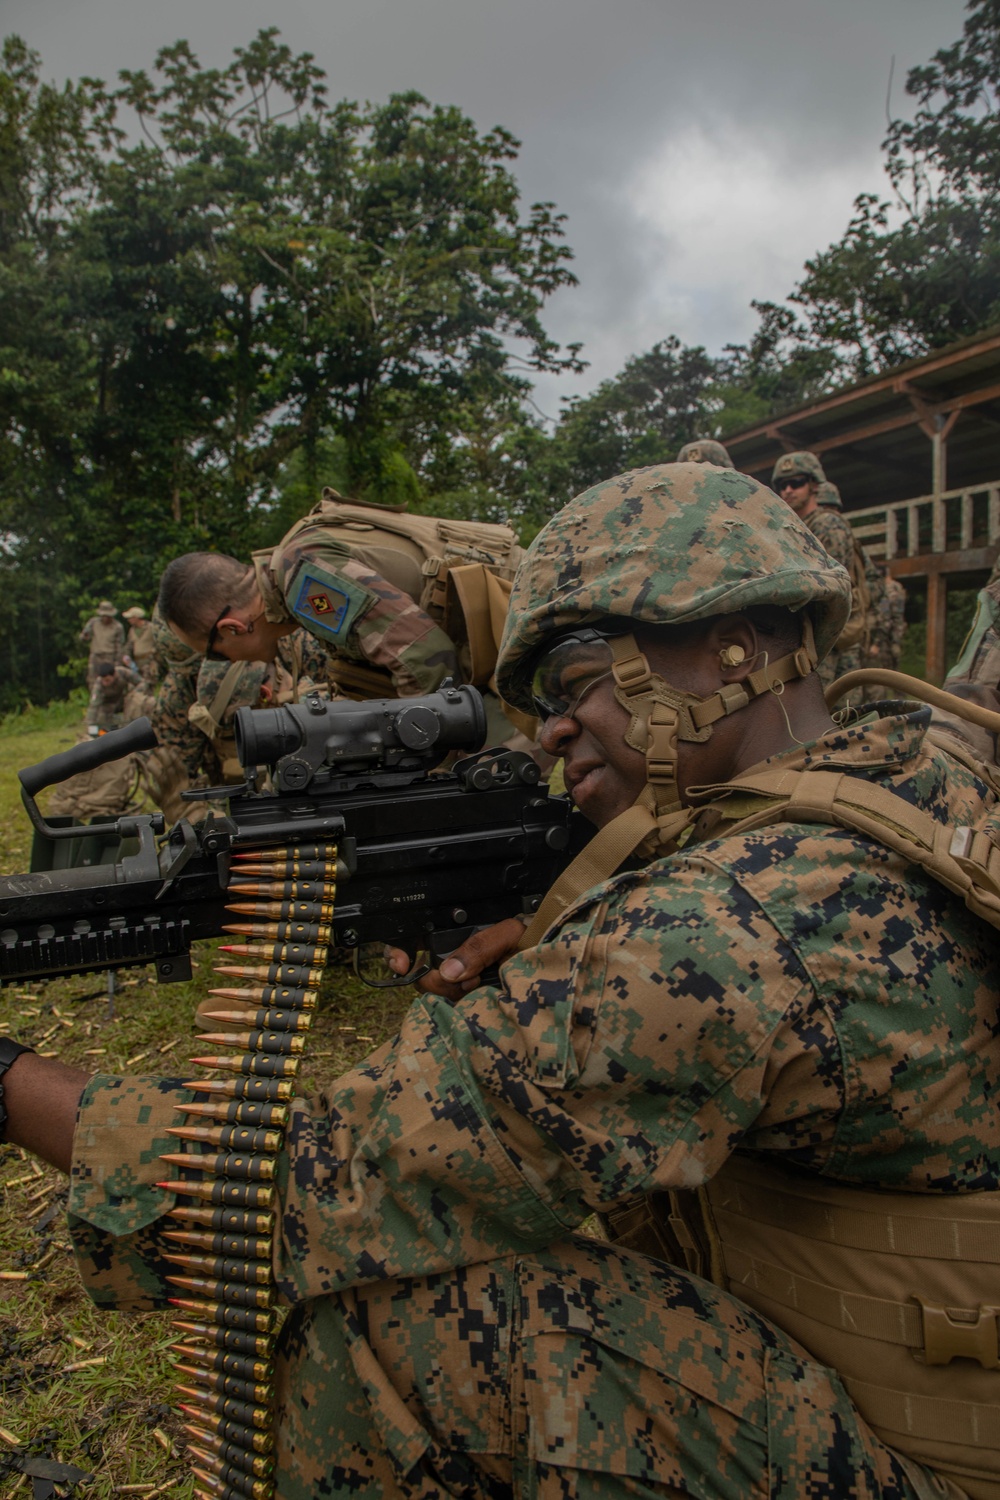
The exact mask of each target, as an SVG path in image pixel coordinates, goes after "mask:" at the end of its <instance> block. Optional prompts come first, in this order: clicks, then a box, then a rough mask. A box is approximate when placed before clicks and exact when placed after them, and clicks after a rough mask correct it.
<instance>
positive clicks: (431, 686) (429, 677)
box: [160, 520, 458, 697]
mask: <svg viewBox="0 0 1000 1500" xmlns="http://www.w3.org/2000/svg"><path fill="white" fill-rule="evenodd" d="M421 582H422V580H421V578H420V572H419V569H416V570H415V574H414V579H413V581H412V583H410V585H409V591H407V589H406V588H403V587H401V586H400V585H399V584H398V583H392V582H390V581H389V579H388V578H386V577H384V576H383V575H382V574H380V573H377V572H376V571H375V570H374V568H373V567H372V566H371V565H370V563H368V562H366V561H363V560H362V559H360V558H358V557H356V556H353V555H352V554H351V553H350V552H349V551H348V550H347V549H346V548H345V546H344V544H343V542H342V541H341V540H340V539H339V538H333V537H330V536H328V535H327V534H326V530H325V528H324V526H323V524H322V521H321V520H317V522H316V523H315V524H314V525H310V526H306V527H305V528H302V527H299V528H298V529H297V530H296V534H295V537H294V540H293V541H292V542H287V543H286V542H279V544H278V546H277V547H275V548H274V549H273V550H271V549H268V550H267V551H266V553H262V554H258V555H257V556H256V557H255V561H254V563H252V564H249V565H247V564H244V563H240V562H238V561H237V560H236V558H233V557H225V556H222V555H220V554H218V553H209V552H191V553H187V554H186V555H185V556H184V557H179V558H176V559H175V560H174V562H172V563H171V564H170V566H169V567H168V568H167V570H166V572H165V573H164V575H163V579H162V582H161V586H160V609H161V612H162V613H163V614H164V616H165V617H166V618H167V619H168V620H169V621H170V623H171V626H172V627H173V629H174V631H175V633H176V634H178V635H179V636H180V637H181V639H182V640H184V641H185V642H187V643H188V644H189V645H190V646H191V647H192V648H193V649H195V650H198V651H201V652H204V653H205V654H207V655H217V656H221V657H224V658H225V659H226V660H228V661H271V660H273V657H274V652H275V650H276V648H277V643H278V641H279V640H281V638H282V637H283V636H285V635H288V634H290V633H291V631H293V630H294V629H295V628H296V626H297V625H300V626H303V627H304V628H305V629H306V630H308V631H309V632H310V634H312V635H315V636H316V637H317V638H318V639H319V640H320V641H321V642H322V643H323V644H324V645H326V646H328V647H330V648H332V649H333V650H334V651H335V652H336V653H338V654H341V655H343V656H345V657H346V658H347V659H348V660H349V661H351V662H354V663H358V664H360V665H362V666H364V665H366V664H367V665H369V666H372V667H374V668H376V669H379V670H381V671H383V672H387V673H388V674H389V676H390V678H391V680H392V687H393V690H394V691H395V693H396V694H397V695H399V696H401V697H405V696H412V695H414V694H418V693H430V692H433V691H434V690H435V689H436V688H437V687H439V686H440V685H441V683H442V682H443V681H444V679H445V678H446V677H455V676H457V675H458V661H457V657H456V654H455V647H454V645H453V643H452V641H451V640H450V639H449V638H448V636H447V635H445V633H444V631H443V630H442V629H441V627H440V626H439V625H436V624H435V623H434V621H433V620H431V619H430V617H429V616H428V615H427V614H425V613H424V611H423V610H422V609H421V608H420V606H419V605H418V603H417V602H416V597H415V595H416V593H417V592H418V590H419V585H420V583H421Z"/></svg>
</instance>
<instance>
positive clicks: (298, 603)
mask: <svg viewBox="0 0 1000 1500" xmlns="http://www.w3.org/2000/svg"><path fill="white" fill-rule="evenodd" d="M374 602H375V595H374V594H373V593H372V591H371V589H366V588H365V587H364V586H363V585H362V584H359V583H355V581H354V579H353V578H345V577H344V576H343V575H342V574H340V573H328V572H327V571H326V569H325V568H320V567H317V566H316V564H315V563H314V562H312V561H311V560H310V559H308V558H304V559H303V560H302V562H301V563H300V565H299V567H298V568H296V570H295V572H294V573H293V575H292V577H291V580H290V582H289V586H288V589H287V592H286V594H285V603H286V605H287V608H288V611H289V613H290V614H291V615H292V617H293V618H294V619H295V620H296V621H297V622H298V623H299V624H300V625H302V626H304V627H305V629H306V630H308V631H309V633H310V635H315V636H319V638H320V639H321V640H325V641H333V642H334V643H336V644H342V643H343V642H344V641H346V639H347V637H348V636H349V635H350V633H351V630H352V629H353V627H354V625H355V623H356V622H357V620H359V619H360V617H361V616H362V615H363V614H364V613H365V611H366V610H367V609H370V608H371V606H372V604H374Z"/></svg>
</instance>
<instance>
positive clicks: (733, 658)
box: [719, 646, 747, 667]
mask: <svg viewBox="0 0 1000 1500" xmlns="http://www.w3.org/2000/svg"><path fill="white" fill-rule="evenodd" d="M746 655H747V654H746V652H745V651H744V650H743V647H742V646H723V648H722V650H721V651H720V652H719V662H720V664H721V665H722V666H724V667H739V666H742V664H743V662H745V661H746Z"/></svg>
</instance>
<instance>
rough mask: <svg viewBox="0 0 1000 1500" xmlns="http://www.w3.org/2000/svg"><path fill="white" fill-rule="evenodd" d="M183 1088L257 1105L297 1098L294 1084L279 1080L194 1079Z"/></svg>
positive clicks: (182, 1086) (182, 1085) (184, 1084)
mask: <svg viewBox="0 0 1000 1500" xmlns="http://www.w3.org/2000/svg"><path fill="white" fill-rule="evenodd" d="M181 1088H184V1089H191V1090H193V1091H194V1090H200V1091H201V1092H202V1093H205V1094H222V1095H223V1097H224V1098H226V1099H248V1100H250V1101H251V1103H255V1104H256V1103H263V1102H265V1101H266V1102H268V1103H272V1102H273V1101H275V1100H277V1099H283V1100H288V1099H294V1098H295V1086H294V1084H292V1083H287V1082H286V1083H283V1082H281V1081H280V1079H278V1078H193V1079H191V1080H190V1081H189V1082H187V1083H182V1084H181Z"/></svg>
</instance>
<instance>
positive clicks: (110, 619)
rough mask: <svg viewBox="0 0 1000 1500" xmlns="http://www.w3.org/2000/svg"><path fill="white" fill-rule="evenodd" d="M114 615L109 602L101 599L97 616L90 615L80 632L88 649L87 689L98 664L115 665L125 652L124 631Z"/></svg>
mask: <svg viewBox="0 0 1000 1500" xmlns="http://www.w3.org/2000/svg"><path fill="white" fill-rule="evenodd" d="M115 614H116V610H115V607H114V605H113V604H112V603H111V600H110V599H102V600H101V602H100V604H99V605H98V606H97V614H96V615H91V617H90V619H89V620H88V621H87V623H86V625H84V627H83V629H82V630H81V631H80V640H81V641H86V642H87V645H88V646H89V647H90V656H89V659H88V661H87V686H88V687H93V685H94V678H95V677H96V676H97V663H98V662H103V661H110V662H114V663H116V664H117V663H118V662H120V661H121V658H122V652H123V651H124V650H125V629H124V626H123V625H122V624H121V622H120V621H119V620H116V619H115Z"/></svg>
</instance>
